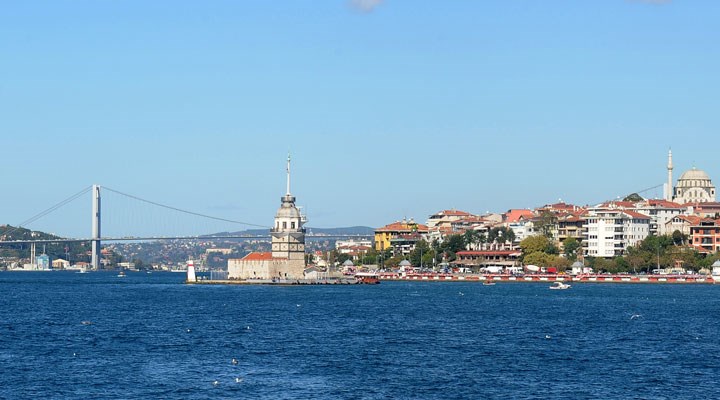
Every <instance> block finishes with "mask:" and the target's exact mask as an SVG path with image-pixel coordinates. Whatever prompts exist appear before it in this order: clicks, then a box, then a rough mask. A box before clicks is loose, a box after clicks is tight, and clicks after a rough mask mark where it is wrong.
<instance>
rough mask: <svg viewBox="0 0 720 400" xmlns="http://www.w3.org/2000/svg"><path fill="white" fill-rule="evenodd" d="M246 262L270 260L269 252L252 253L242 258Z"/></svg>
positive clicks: (270, 254)
mask: <svg viewBox="0 0 720 400" xmlns="http://www.w3.org/2000/svg"><path fill="white" fill-rule="evenodd" d="M242 259H243V260H246V261H265V260H272V253H271V252H269V251H253V252H252V253H250V254H248V255H246V256H245V257H243V258H242Z"/></svg>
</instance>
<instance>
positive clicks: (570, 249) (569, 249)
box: [563, 237, 580, 261]
mask: <svg viewBox="0 0 720 400" xmlns="http://www.w3.org/2000/svg"><path fill="white" fill-rule="evenodd" d="M579 248H580V242H578V241H577V239H575V238H574V237H569V238H567V239H565V241H564V242H563V253H564V254H565V257H566V258H567V259H568V260H571V261H575V260H577V251H578V249H579Z"/></svg>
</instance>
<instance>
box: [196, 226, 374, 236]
mask: <svg viewBox="0 0 720 400" xmlns="http://www.w3.org/2000/svg"><path fill="white" fill-rule="evenodd" d="M306 230H307V233H308V235H310V234H312V235H318V236H334V235H348V236H354V235H357V236H373V235H374V234H375V229H374V228H371V227H369V226H350V227H344V228H312V227H306ZM269 234H270V230H269V229H248V230H244V231H239V232H218V233H214V234H212V235H206V236H222V235H238V236H241V235H252V236H267V235H269Z"/></svg>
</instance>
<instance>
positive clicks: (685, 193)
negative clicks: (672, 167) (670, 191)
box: [673, 167, 715, 203]
mask: <svg viewBox="0 0 720 400" xmlns="http://www.w3.org/2000/svg"><path fill="white" fill-rule="evenodd" d="M673 201H675V202H678V203H704V202H713V201H715V185H713V183H712V180H711V179H710V177H709V176H708V174H707V173H706V172H705V171H703V170H700V169H697V168H695V167H693V169H691V170H689V171H685V172H684V173H683V174H682V175H680V179H678V181H677V186H676V187H675V195H674V196H673Z"/></svg>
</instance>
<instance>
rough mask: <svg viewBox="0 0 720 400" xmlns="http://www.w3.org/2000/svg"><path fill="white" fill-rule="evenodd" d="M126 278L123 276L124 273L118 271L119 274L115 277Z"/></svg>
mask: <svg viewBox="0 0 720 400" xmlns="http://www.w3.org/2000/svg"><path fill="white" fill-rule="evenodd" d="M126 276H127V275H125V271H120V272H119V273H118V274H117V277H118V278H124V277H126Z"/></svg>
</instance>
